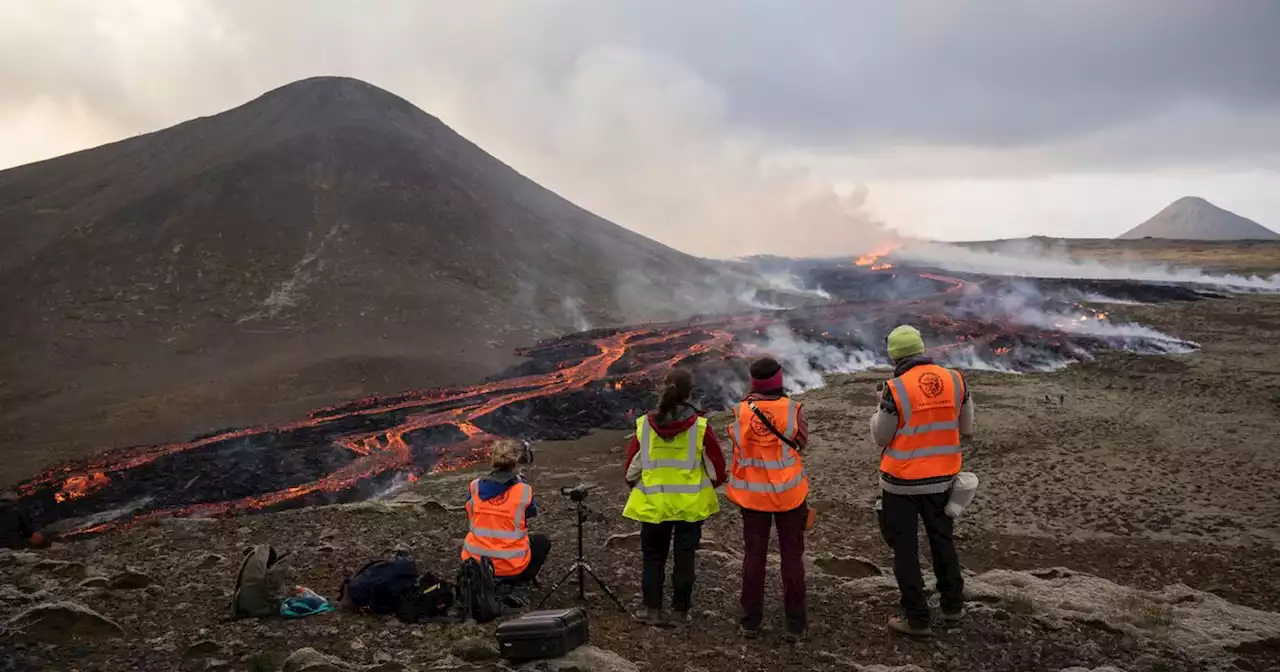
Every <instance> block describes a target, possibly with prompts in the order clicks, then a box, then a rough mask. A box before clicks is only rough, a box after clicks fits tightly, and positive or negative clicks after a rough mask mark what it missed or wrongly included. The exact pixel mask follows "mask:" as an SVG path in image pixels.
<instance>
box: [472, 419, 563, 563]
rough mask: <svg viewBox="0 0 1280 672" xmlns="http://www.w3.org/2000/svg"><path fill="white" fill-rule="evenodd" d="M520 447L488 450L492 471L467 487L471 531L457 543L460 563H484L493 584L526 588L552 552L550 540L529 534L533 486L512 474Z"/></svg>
mask: <svg viewBox="0 0 1280 672" xmlns="http://www.w3.org/2000/svg"><path fill="white" fill-rule="evenodd" d="M519 455H520V447H519V445H518V444H517V443H516V442H514V441H499V442H497V443H495V444H494V445H493V448H492V451H491V453H490V457H489V460H490V464H491V465H492V467H493V471H492V472H491V473H490V474H489V475H488V476H485V477H484V478H477V479H475V480H473V481H471V483H470V484H469V485H468V486H467V506H466V508H467V518H468V519H469V521H470V523H471V530H470V531H469V532H467V538H466V539H465V540H464V541H463V542H462V559H463V560H467V559H469V558H475V559H476V560H480V559H481V558H489V560H490V561H492V562H493V573H494V576H495V577H497V578H498V579H505V580H507V581H510V582H512V583H530V582H533V581H535V580H536V579H537V578H538V571H539V570H541V569H542V565H543V563H545V562H546V561H547V555H548V554H550V552H551V540H550V539H548V538H547V536H546V535H543V534H529V526H528V520H529V519H530V518H532V517H534V516H536V515H538V503H537V502H536V501H534V498H533V486H531V485H529V484H528V483H526V482H525V481H524V478H523V477H522V476H521V475H520V474H518V473H517V472H516V467H517V466H518V464H519V461H520V460H519Z"/></svg>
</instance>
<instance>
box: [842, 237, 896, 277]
mask: <svg viewBox="0 0 1280 672" xmlns="http://www.w3.org/2000/svg"><path fill="white" fill-rule="evenodd" d="M896 249H898V245H896V244H894V243H888V244H885V245H881V246H880V247H877V248H876V249H874V250H871V251H870V252H868V253H866V254H864V255H862V256H861V257H858V258H857V259H855V260H854V262H853V263H854V265H856V266H870V267H871V270H873V271H883V270H885V269H889V268H893V264H890V263H887V262H883V261H881V260H880V258H881V257H885V256H888V255H889V253H891V252H893V251H894V250H896Z"/></svg>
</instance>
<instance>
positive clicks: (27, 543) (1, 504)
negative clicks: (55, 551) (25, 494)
mask: <svg viewBox="0 0 1280 672" xmlns="http://www.w3.org/2000/svg"><path fill="white" fill-rule="evenodd" d="M48 545H49V539H48V538H47V537H46V536H45V535H44V534H43V533H41V532H40V530H38V529H36V527H35V525H32V524H31V518H30V517H28V516H27V513H26V512H25V511H23V510H22V507H21V506H20V505H19V504H18V495H17V493H14V492H3V493H0V548H11V549H14V550H17V549H21V548H44V547H45V546H48Z"/></svg>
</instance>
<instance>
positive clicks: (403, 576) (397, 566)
mask: <svg viewBox="0 0 1280 672" xmlns="http://www.w3.org/2000/svg"><path fill="white" fill-rule="evenodd" d="M417 589H418V565H417V563H415V562H414V561H413V558H410V557H408V556H404V555H397V556H396V557H394V558H392V559H390V560H375V561H373V562H371V563H369V564H367V565H365V566H364V567H361V568H360V570H359V571H357V572H356V573H355V574H353V575H352V576H350V577H348V578H347V580H346V581H343V582H342V590H341V591H340V592H339V593H338V601H339V602H341V603H343V604H349V605H350V606H352V607H354V608H355V609H357V610H359V611H360V612H362V613H366V614H394V613H396V611H397V609H399V607H400V603H401V602H402V601H403V600H404V599H406V598H409V597H412V596H413V595H414V593H416V592H417Z"/></svg>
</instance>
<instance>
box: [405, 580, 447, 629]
mask: <svg viewBox="0 0 1280 672" xmlns="http://www.w3.org/2000/svg"><path fill="white" fill-rule="evenodd" d="M452 606H453V584H452V583H449V582H448V581H445V580H443V579H440V578H438V577H436V575H435V574H432V573H431V572H426V573H424V574H423V575H422V577H421V578H419V579H418V587H417V589H416V590H413V591H411V592H409V593H406V594H404V595H402V596H401V598H400V606H399V608H398V609H396V618H398V619H400V620H401V621H403V622H405V623H418V622H420V621H442V620H450V619H449V609H450V608H451V607H452Z"/></svg>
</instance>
